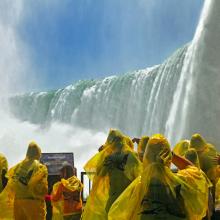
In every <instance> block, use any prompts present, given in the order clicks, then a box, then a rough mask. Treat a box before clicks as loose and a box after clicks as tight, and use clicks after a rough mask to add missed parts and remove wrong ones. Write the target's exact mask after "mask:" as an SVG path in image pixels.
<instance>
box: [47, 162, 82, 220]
mask: <svg viewBox="0 0 220 220" xmlns="http://www.w3.org/2000/svg"><path fill="white" fill-rule="evenodd" d="M82 189H83V184H82V183H81V182H80V180H79V179H78V178H77V177H76V176H75V175H74V171H73V167H72V166H71V165H70V164H68V163H65V164H64V165H63V167H62V169H61V181H59V182H57V183H56V184H55V185H54V186H53V191H52V195H51V201H52V205H53V219H64V220H79V219H80V217H81V213H82V199H81V191H82Z"/></svg>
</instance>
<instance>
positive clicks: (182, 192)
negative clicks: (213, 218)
mask: <svg viewBox="0 0 220 220" xmlns="http://www.w3.org/2000/svg"><path fill="white" fill-rule="evenodd" d="M171 160H172V155H171V151H170V145H169V143H168V141H167V139H166V138H165V137H164V136H162V135H154V136H152V137H151V138H150V140H149V142H148V145H147V148H146V151H145V154H144V161H143V173H142V175H141V177H138V178H137V179H135V180H134V181H133V182H132V184H130V185H129V186H128V188H127V189H126V190H125V191H124V192H123V193H122V194H121V196H120V197H119V198H118V199H117V200H116V201H115V202H114V204H113V205H112V207H111V209H110V211H109V214H108V219H109V220H114V219H117V220H126V219H132V220H156V219H163V220H181V219H182V220H183V219H185V220H186V219H187V220H201V219H202V218H203V217H204V216H205V215H206V211H207V209H208V184H207V181H206V178H205V177H204V176H203V174H202V173H201V172H200V170H199V169H198V168H197V167H194V166H189V167H187V168H186V169H183V170H180V171H179V172H178V173H177V174H174V173H172V171H171V170H170V168H169V166H170V163H171Z"/></svg>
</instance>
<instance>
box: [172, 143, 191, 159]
mask: <svg viewBox="0 0 220 220" xmlns="http://www.w3.org/2000/svg"><path fill="white" fill-rule="evenodd" d="M189 144H190V142H189V140H181V141H180V142H178V143H177V144H176V145H175V147H174V148H173V152H174V153H175V154H177V155H180V156H184V155H185V153H186V151H187V150H188V149H189Z"/></svg>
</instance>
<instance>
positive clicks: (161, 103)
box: [10, 46, 187, 136]
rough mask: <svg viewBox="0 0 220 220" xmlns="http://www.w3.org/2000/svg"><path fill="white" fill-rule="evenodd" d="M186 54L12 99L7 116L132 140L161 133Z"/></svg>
mask: <svg viewBox="0 0 220 220" xmlns="http://www.w3.org/2000/svg"><path fill="white" fill-rule="evenodd" d="M186 51H187V46H185V47H183V48H181V49H179V50H178V51H176V52H175V53H174V54H173V55H172V56H171V57H170V58H169V59H167V60H166V61H165V62H164V63H163V64H161V65H159V66H155V67H152V68H147V69H144V70H139V71H134V72H131V73H127V74H124V75H121V76H111V77H107V78H105V79H102V80H88V81H79V82H77V83H76V84H73V85H70V86H67V87H66V88H64V89H59V90H57V91H50V92H40V93H30V94H24V95H19V96H14V97H12V98H11V99H10V106H11V112H13V114H14V115H15V116H16V117H17V118H20V119H21V120H22V121H30V122H32V123H36V124H43V125H45V126H47V125H48V124H50V123H51V122H54V121H58V122H63V123H68V124H72V125H76V126H80V127H83V128H89V129H94V130H97V131H106V130H108V129H109V128H110V127H114V128H119V129H121V130H122V131H124V132H125V133H127V134H129V135H132V136H135V135H138V136H139V135H142V134H148V135H151V134H153V133H155V132H161V133H164V132H165V124H166V119H167V117H168V113H169V111H170V106H171V102H172V99H173V94H174V92H175V90H176V85H177V82H178V80H179V77H180V73H181V72H182V66H183V62H184V58H185V54H186Z"/></svg>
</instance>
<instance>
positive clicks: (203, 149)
mask: <svg viewBox="0 0 220 220" xmlns="http://www.w3.org/2000/svg"><path fill="white" fill-rule="evenodd" d="M190 148H194V149H195V150H196V151H197V153H198V157H199V163H200V167H201V169H202V170H203V171H204V172H205V173H206V175H207V176H208V178H209V179H210V180H211V182H212V183H213V185H216V183H217V181H218V179H219V173H218V170H217V164H215V163H214V162H213V159H214V158H216V157H217V156H218V152H217V151H216V149H215V147H214V146H213V145H211V144H209V143H207V142H206V141H205V139H204V138H203V137H202V136H201V135H200V134H194V135H192V138H191V140H190Z"/></svg>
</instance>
